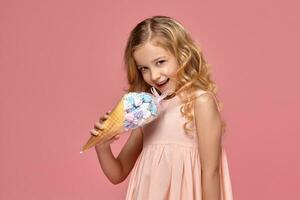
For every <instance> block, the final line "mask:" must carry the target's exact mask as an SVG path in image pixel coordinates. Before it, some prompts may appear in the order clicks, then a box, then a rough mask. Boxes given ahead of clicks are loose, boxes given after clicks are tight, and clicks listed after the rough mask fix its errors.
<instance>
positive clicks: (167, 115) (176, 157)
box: [126, 90, 233, 200]
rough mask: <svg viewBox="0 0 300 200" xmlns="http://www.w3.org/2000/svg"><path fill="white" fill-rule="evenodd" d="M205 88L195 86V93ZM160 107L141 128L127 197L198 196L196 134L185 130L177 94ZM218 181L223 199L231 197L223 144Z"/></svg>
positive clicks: (169, 199) (197, 199)
mask: <svg viewBox="0 0 300 200" xmlns="http://www.w3.org/2000/svg"><path fill="white" fill-rule="evenodd" d="M205 92H206V91H204V90H198V91H197V96H199V95H201V94H203V93H205ZM160 109H161V110H160V114H159V116H158V118H156V119H155V120H154V121H152V122H150V123H149V124H146V125H145V126H144V127H143V128H142V130H143V150H142V152H141V153H140V155H139V157H138V158H137V161H136V163H135V165H134V167H133V169H132V171H131V172H130V179H129V184H128V189H127V194H126V200H201V198H202V197H201V164H200V158H199V152H198V144H197V137H194V138H192V137H191V136H188V135H186V134H185V133H184V130H183V127H182V125H183V123H184V122H185V118H184V117H182V116H181V113H180V99H179V97H178V96H175V97H173V98H171V99H166V100H162V102H161V107H160ZM194 127H195V126H194ZM195 134H196V133H195V132H194V135H195ZM220 185H221V196H222V200H232V199H233V195H232V188H231V181H230V174H229V169H228V163H227V157H226V152H225V149H224V147H223V145H222V154H221V162H220Z"/></svg>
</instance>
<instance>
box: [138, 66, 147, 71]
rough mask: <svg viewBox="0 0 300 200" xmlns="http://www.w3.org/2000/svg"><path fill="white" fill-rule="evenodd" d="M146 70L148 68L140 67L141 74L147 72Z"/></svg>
mask: <svg viewBox="0 0 300 200" xmlns="http://www.w3.org/2000/svg"><path fill="white" fill-rule="evenodd" d="M146 69H147V68H146V67H140V68H139V70H140V71H141V72H144V71H146Z"/></svg>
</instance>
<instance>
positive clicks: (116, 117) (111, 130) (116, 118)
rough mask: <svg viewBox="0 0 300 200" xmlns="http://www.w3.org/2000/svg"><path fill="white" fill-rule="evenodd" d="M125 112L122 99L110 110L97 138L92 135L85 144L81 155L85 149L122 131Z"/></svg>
mask: <svg viewBox="0 0 300 200" xmlns="http://www.w3.org/2000/svg"><path fill="white" fill-rule="evenodd" d="M124 120H125V111H124V103H123V99H122V100H121V101H120V102H119V103H118V104H117V106H116V107H115V108H114V109H113V110H112V112H111V113H110V115H109V117H108V118H107V119H106V120H105V121H104V122H103V123H102V127H103V130H102V131H99V134H98V135H97V136H94V135H92V136H91V137H90V138H89V140H88V141H87V143H86V144H85V145H84V146H83V147H82V149H81V152H80V153H83V152H84V151H86V150H87V149H89V148H91V147H93V146H95V145H96V144H98V143H99V144H101V143H104V142H105V141H107V140H109V139H111V138H112V137H114V136H115V135H117V134H118V133H120V132H121V131H123V130H124Z"/></svg>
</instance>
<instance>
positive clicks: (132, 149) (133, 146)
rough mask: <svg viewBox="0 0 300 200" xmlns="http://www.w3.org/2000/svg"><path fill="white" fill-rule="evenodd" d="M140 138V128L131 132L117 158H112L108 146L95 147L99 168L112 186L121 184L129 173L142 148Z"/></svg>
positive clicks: (141, 138) (141, 139)
mask: <svg viewBox="0 0 300 200" xmlns="http://www.w3.org/2000/svg"><path fill="white" fill-rule="evenodd" d="M142 136H143V135H142V130H141V128H138V129H135V130H132V132H131V134H130V136H129V138H128V140H127V142H126V144H125V145H124V147H123V148H122V150H121V152H120V153H119V155H118V157H117V158H115V157H114V155H113V153H112V151H111V148H110V145H108V146H100V145H96V146H95V149H96V152H97V156H98V160H99V162H100V165H101V168H102V170H103V172H104V174H105V175H106V177H107V178H108V179H109V180H110V181H111V182H112V183H113V184H119V183H121V182H122V181H124V180H125V179H126V177H127V176H128V174H129V173H130V171H131V169H132V168H133V166H134V164H135V161H136V159H137V158H138V156H139V154H140V152H141V151H142V148H143V137H142Z"/></svg>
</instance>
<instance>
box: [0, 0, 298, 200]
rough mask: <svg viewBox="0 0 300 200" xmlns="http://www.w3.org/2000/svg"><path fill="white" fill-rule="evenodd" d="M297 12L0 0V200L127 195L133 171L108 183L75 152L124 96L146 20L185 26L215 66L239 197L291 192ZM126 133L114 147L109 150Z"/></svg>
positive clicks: (236, 4)
mask: <svg viewBox="0 0 300 200" xmlns="http://www.w3.org/2000/svg"><path fill="white" fill-rule="evenodd" d="M298 8H299V3H297V1H281V2H280V1H271V0H255V1H239V0H234V1H233V0H230V1H181V2H180V3H179V2H178V3H175V2H173V1H144V2H143V1H130V3H128V2H125V1H119V2H113V1H96V0H93V1H92V0H87V1H78V0H75V1H74V0H72V1H71V0H51V1H50V0H48V1H38V0H28V1H20V0H19V1H17V0H2V1H1V2H0V27H1V31H0V92H1V93H0V94H1V98H0V110H1V111H0V132H1V135H0V154H1V155H0V156H1V164H0V177H1V178H0V199H10V200H17V199H43V200H50V199H72V200H77V199H78V200H79V199H89V200H92V199H124V198H125V194H126V188H127V184H128V180H129V177H128V178H127V179H126V181H124V182H123V183H121V184H119V185H113V184H111V183H110V182H109V181H108V179H107V178H106V177H105V175H104V174H103V172H102V170H101V167H100V165H99V162H98V159H97V156H96V152H95V150H94V149H90V150H89V151H87V152H86V153H85V154H83V155H80V154H79V150H80V148H81V147H82V146H83V144H84V143H85V142H86V141H87V139H88V137H89V130H90V129H91V128H92V127H93V125H94V122H95V121H97V120H98V118H99V117H100V116H101V115H103V114H104V113H105V112H106V111H107V110H109V109H111V108H112V107H113V106H114V105H115V104H116V102H117V101H118V100H119V98H120V97H121V96H122V95H123V91H122V90H123V89H124V88H125V87H126V77H125V71H124V68H123V62H122V56H123V50H124V47H125V42H126V39H127V37H128V34H129V32H130V30H131V29H132V28H133V27H134V26H135V25H136V24H137V23H138V22H139V21H141V20H142V19H144V18H146V17H150V16H153V15H167V16H171V17H174V18H176V19H178V20H179V21H181V22H182V23H183V25H184V26H185V27H186V29H187V30H188V31H189V32H190V33H191V35H192V37H193V38H194V39H195V40H197V41H199V43H200V44H201V45H202V48H203V50H204V53H205V55H206V58H207V60H208V62H209V63H210V64H212V66H213V73H214V74H213V76H214V79H215V80H216V82H217V84H218V86H219V89H220V90H219V91H220V92H219V94H220V99H221V100H222V101H223V103H224V110H223V115H224V117H225V119H226V120H227V123H228V131H227V137H226V138H225V146H226V148H227V153H228V159H229V168H230V172H231V179H232V184H233V190H234V196H235V199H242V200H252V199H273V200H275V199H276V200H277V199H278V200H279V199H296V198H297V197H298V195H299V175H300V160H299V156H298V153H299V152H300V146H299V145H298V139H300V137H299V133H300V132H299V130H300V127H299V105H298V103H299V97H300V89H299V77H298V76H299V73H300V71H299V63H300V56H299V55H298V54H299V35H300V31H299V18H300V14H299V12H298ZM297 12H298V13H297ZM128 134H129V133H125V134H123V135H121V139H120V140H118V141H117V142H115V143H114V144H113V145H112V149H113V152H114V154H115V155H116V156H117V154H118V153H119V151H120V149H121V147H122V145H124V143H125V142H126V140H127V138H128ZM104 196H105V198H104Z"/></svg>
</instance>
